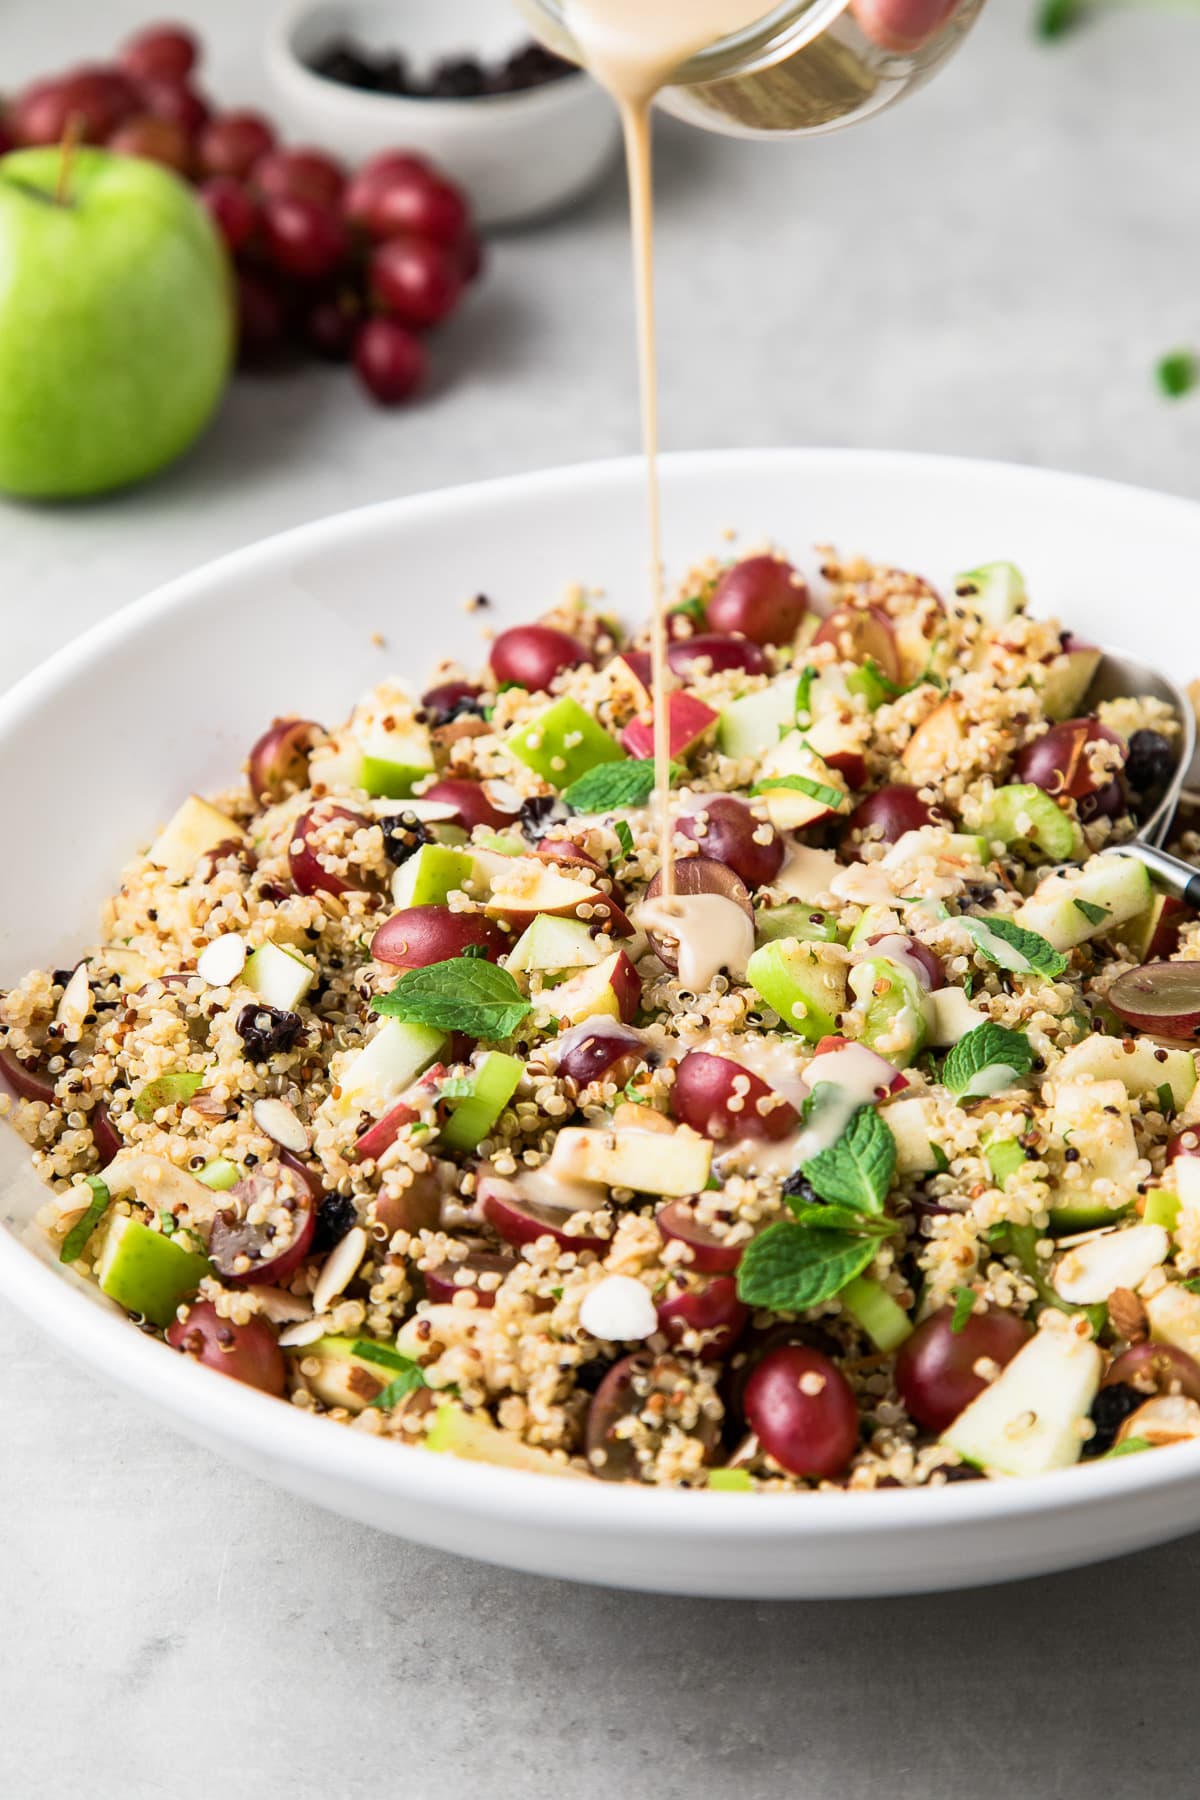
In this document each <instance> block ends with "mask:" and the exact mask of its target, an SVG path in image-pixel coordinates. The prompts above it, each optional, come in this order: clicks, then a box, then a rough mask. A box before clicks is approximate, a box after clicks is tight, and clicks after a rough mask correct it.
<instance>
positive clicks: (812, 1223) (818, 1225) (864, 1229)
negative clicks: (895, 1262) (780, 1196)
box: [787, 1195, 896, 1237]
mask: <svg viewBox="0 0 1200 1800" xmlns="http://www.w3.org/2000/svg"><path fill="white" fill-rule="evenodd" d="M787 1204H788V1207H789V1209H790V1211H791V1213H792V1216H793V1217H794V1219H795V1221H796V1223H797V1225H802V1226H803V1227H804V1229H805V1230H806V1231H853V1232H858V1233H865V1234H866V1235H867V1236H868V1237H890V1236H891V1234H892V1232H893V1231H895V1230H896V1222H895V1220H894V1219H885V1218H881V1217H880V1216H879V1215H878V1214H874V1213H872V1214H867V1213H862V1212H859V1211H857V1209H856V1208H855V1207H853V1206H826V1205H825V1204H824V1203H823V1202H817V1201H813V1200H802V1199H801V1198H800V1197H799V1195H789V1196H788V1202H787Z"/></svg>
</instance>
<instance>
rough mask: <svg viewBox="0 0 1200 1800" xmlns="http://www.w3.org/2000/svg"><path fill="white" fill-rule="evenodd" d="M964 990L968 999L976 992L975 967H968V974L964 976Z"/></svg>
mask: <svg viewBox="0 0 1200 1800" xmlns="http://www.w3.org/2000/svg"><path fill="white" fill-rule="evenodd" d="M962 991H963V993H964V994H965V995H966V996H967V999H968V1000H969V999H970V998H971V995H972V994H973V993H974V992H975V971H974V970H973V969H968V970H967V972H966V974H965V975H964V976H963V978H962Z"/></svg>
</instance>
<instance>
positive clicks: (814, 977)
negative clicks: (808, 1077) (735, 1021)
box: [746, 938, 846, 1044]
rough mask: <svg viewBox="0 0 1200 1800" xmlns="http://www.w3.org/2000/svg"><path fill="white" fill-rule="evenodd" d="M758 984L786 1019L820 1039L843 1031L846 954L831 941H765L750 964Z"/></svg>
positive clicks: (749, 973)
mask: <svg viewBox="0 0 1200 1800" xmlns="http://www.w3.org/2000/svg"><path fill="white" fill-rule="evenodd" d="M746 976H747V979H748V980H749V982H750V985H751V987H752V988H754V989H755V991H756V992H757V993H759V994H761V995H762V997H763V999H764V1000H765V1001H766V1003H767V1005H768V1006H770V1007H773V1008H774V1009H775V1011H776V1012H777V1013H778V1014H779V1017H780V1018H781V1019H782V1021H783V1023H784V1024H785V1025H787V1026H788V1027H789V1028H790V1029H791V1030H792V1031H794V1032H796V1033H797V1034H798V1035H799V1036H800V1037H802V1038H805V1039H807V1041H808V1042H809V1043H810V1044H815V1043H818V1042H819V1041H820V1039H821V1038H823V1037H828V1036H829V1034H830V1032H833V1031H836V1030H837V1021H838V1014H839V1013H842V1012H844V1011H845V1010H846V959H845V954H844V952H842V951H840V950H838V951H835V950H834V948H833V946H832V945H830V944H822V943H809V942H805V941H804V940H803V939H800V938H776V939H774V940H773V941H772V942H770V943H766V944H763V945H761V946H760V948H759V949H757V950H756V951H755V952H754V955H753V956H752V957H751V958H750V961H749V963H748V964H747V966H746Z"/></svg>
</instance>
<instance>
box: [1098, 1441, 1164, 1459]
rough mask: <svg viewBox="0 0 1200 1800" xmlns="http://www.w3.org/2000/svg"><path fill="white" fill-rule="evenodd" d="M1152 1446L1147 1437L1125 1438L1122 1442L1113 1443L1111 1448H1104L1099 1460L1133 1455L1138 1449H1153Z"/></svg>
mask: <svg viewBox="0 0 1200 1800" xmlns="http://www.w3.org/2000/svg"><path fill="white" fill-rule="evenodd" d="M1153 1448H1154V1445H1153V1444H1152V1443H1151V1442H1150V1439H1149V1438H1142V1437H1131V1438H1126V1439H1125V1442H1124V1443H1123V1444H1114V1445H1113V1447H1112V1449H1111V1450H1106V1451H1105V1452H1104V1455H1103V1456H1102V1457H1100V1459H1099V1460H1100V1461H1101V1462H1109V1461H1110V1460H1111V1459H1112V1458H1113V1457H1114V1456H1135V1455H1136V1454H1137V1452H1138V1451H1139V1450H1153Z"/></svg>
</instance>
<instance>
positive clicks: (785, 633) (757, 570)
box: [705, 556, 808, 644]
mask: <svg viewBox="0 0 1200 1800" xmlns="http://www.w3.org/2000/svg"><path fill="white" fill-rule="evenodd" d="M807 611H808V585H807V583H806V582H805V580H804V578H803V576H801V575H800V574H798V573H797V571H796V570H795V569H794V568H793V567H792V565H791V563H790V562H785V561H784V559H783V558H782V557H781V556H747V557H745V558H744V559H743V561H741V562H739V563H734V565H733V567H732V568H731V569H726V571H725V573H724V574H723V575H722V576H721V578H720V580H719V581H718V582H717V585H716V587H715V588H714V589H713V592H712V596H711V598H710V600H709V602H708V607H707V611H706V615H705V617H706V623H707V625H708V629H709V631H710V632H720V633H726V632H738V633H740V635H741V636H742V637H747V638H749V639H750V640H751V641H752V642H753V643H755V644H788V643H790V642H791V640H792V639H793V638H794V637H795V635H796V632H797V630H798V629H799V626H800V621H801V619H803V617H804V615H805V613H806V612H807Z"/></svg>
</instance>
